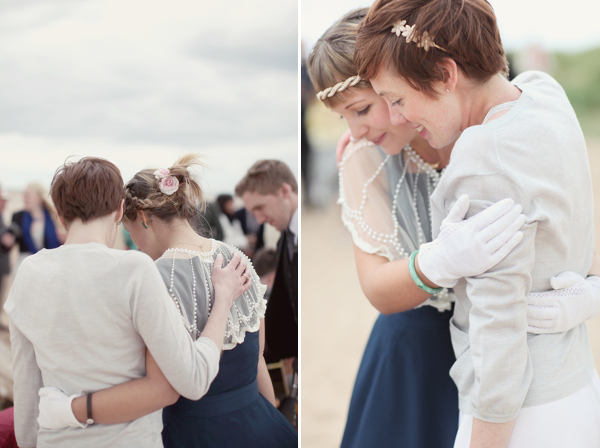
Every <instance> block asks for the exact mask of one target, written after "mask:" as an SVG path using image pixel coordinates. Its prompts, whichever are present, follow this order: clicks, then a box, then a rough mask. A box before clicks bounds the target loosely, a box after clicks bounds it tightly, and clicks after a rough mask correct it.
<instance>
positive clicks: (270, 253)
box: [252, 249, 277, 300]
mask: <svg viewBox="0 0 600 448" xmlns="http://www.w3.org/2000/svg"><path fill="white" fill-rule="evenodd" d="M252 265H253V266H254V270H255V271H256V273H257V274H258V276H259V277H260V282H261V283H262V284H263V285H267V292H266V293H265V298H266V299H267V300H269V296H270V295H271V290H272V289H273V282H274V281H275V270H276V269H277V252H275V251H274V250H273V249H260V250H258V251H257V252H256V253H255V254H254V258H253V260H252Z"/></svg>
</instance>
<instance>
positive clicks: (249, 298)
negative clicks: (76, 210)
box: [75, 155, 298, 448]
mask: <svg viewBox="0 0 600 448" xmlns="http://www.w3.org/2000/svg"><path fill="white" fill-rule="evenodd" d="M197 165H199V160H198V158H197V157H196V156H194V155H187V156H184V157H182V158H181V159H179V160H178V161H177V162H176V163H175V164H174V165H173V166H172V167H170V168H168V169H167V168H163V169H158V170H153V169H152V170H150V169H146V170H143V171H140V172H138V173H137V174H136V175H135V176H134V177H133V178H132V179H131V180H130V181H129V182H128V183H127V184H126V185H125V212H124V216H123V224H124V226H125V228H126V229H127V230H128V231H129V232H130V233H131V237H132V239H133V241H134V242H135V244H136V245H137V247H138V248H139V249H140V250H141V251H143V252H145V253H146V254H148V255H150V257H152V258H153V259H154V260H155V261H156V266H157V268H158V270H159V272H160V274H161V276H162V278H163V281H164V283H165V284H166V286H167V289H168V291H169V293H170V295H171V297H172V300H173V302H174V303H175V305H176V307H177V310H178V312H179V314H180V316H181V319H182V321H183V323H184V324H185V327H186V328H187V331H188V332H189V334H190V335H191V336H192V338H193V339H197V338H198V337H200V336H201V335H202V332H203V329H204V327H205V325H206V322H207V319H208V318H209V316H210V315H211V307H212V306H213V303H214V288H213V285H212V279H211V270H212V269H213V265H214V264H215V262H221V261H222V260H224V261H225V262H228V261H229V260H231V259H232V258H233V257H234V256H241V257H242V259H243V260H245V263H247V264H248V265H249V266H250V265H251V264H250V261H249V260H248V259H247V257H245V255H243V254H241V252H240V251H239V250H237V249H235V248H233V247H232V246H229V245H227V244H225V243H222V242H219V241H216V240H212V239H207V238H204V237H202V236H200V235H199V234H197V233H196V230H195V229H196V227H197V226H196V219H197V216H198V213H199V206H201V204H202V200H203V196H202V189H201V188H200V186H199V184H198V182H197V181H196V180H195V179H194V177H193V176H192V174H191V173H190V168H192V167H195V166H197ZM245 275H246V276H247V278H248V279H249V280H250V281H251V283H252V284H251V286H250V288H249V289H248V290H247V291H245V292H244V293H243V294H242V295H241V296H240V297H239V298H238V299H237V300H235V301H234V303H233V305H232V306H231V309H230V312H229V315H228V317H227V321H226V331H225V338H224V341H223V350H224V351H223V353H222V356H221V361H220V367H219V373H218V375H217V377H216V379H215V380H214V381H213V383H212V385H211V387H210V389H209V391H208V393H207V394H206V395H205V396H204V397H203V398H202V399H200V400H199V401H192V400H188V399H186V398H184V397H181V398H179V399H178V400H177V402H176V403H175V404H173V405H171V406H167V407H166V408H165V409H164V410H163V424H164V428H163V433H162V438H163V443H164V446H165V447H185V448H194V447H215V448H216V447H234V446H244V447H249V448H269V447H272V448H286V447H296V446H297V445H298V440H297V432H296V431H295V430H294V428H293V427H292V425H291V424H290V423H289V422H288V421H287V420H286V419H285V417H284V416H283V414H281V413H280V412H279V411H278V410H277V409H276V408H275V406H274V402H275V396H274V391H273V385H272V384H271V379H270V377H269V373H268V370H267V366H266V363H265V360H264V358H263V354H262V352H263V347H264V332H263V327H264V324H263V321H264V314H265V308H266V301H265V299H264V298H263V295H264V293H265V290H266V287H265V286H264V285H262V284H260V282H259V278H258V276H257V275H256V273H255V272H254V269H252V268H249V269H247V270H246V274H245ZM173 350H178V348H177V347H173ZM183 374H185V373H184V372H183ZM137 383H138V384H136V381H133V382H131V383H130V384H129V387H128V388H124V389H121V390H119V389H118V388H113V389H109V390H107V391H104V392H105V393H106V394H107V396H106V397H105V398H104V399H103V400H102V402H101V403H97V404H94V408H93V411H94V412H102V413H106V414H109V415H110V414H112V415H116V414H118V413H121V414H122V411H123V410H122V409H121V408H122V407H123V406H124V403H126V406H127V407H128V408H129V410H130V414H129V416H127V417H124V418H131V415H134V414H132V413H135V412H137V411H140V412H142V410H139V409H138V410H136V404H135V402H134V399H135V397H136V393H137V391H136V388H137V389H140V388H141V389H144V390H146V392H147V393H149V394H152V388H153V387H154V386H150V385H148V384H143V383H142V380H137ZM77 400H78V399H75V405H77ZM171 403H172V402H171ZM165 404H170V403H165ZM134 417H135V415H134ZM118 421H121V420H119V419H116V418H114V417H113V418H112V419H111V421H107V422H106V423H115V422H118Z"/></svg>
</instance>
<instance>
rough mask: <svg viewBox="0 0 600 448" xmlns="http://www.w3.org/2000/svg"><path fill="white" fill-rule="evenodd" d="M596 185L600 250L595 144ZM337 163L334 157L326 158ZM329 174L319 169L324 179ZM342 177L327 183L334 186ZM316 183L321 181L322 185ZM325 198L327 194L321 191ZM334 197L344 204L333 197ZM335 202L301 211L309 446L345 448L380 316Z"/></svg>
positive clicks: (599, 360) (599, 349)
mask: <svg viewBox="0 0 600 448" xmlns="http://www.w3.org/2000/svg"><path fill="white" fill-rule="evenodd" d="M588 149H589V158H590V166H591V170H592V177H593V182H594V196H595V198H596V201H595V222H596V244H595V247H596V251H598V250H599V249H600V142H598V141H596V142H589V143H588ZM319 157H320V158H321V159H323V162H328V163H332V159H333V156H332V155H331V154H321V155H319ZM325 171H327V170H325V168H323V165H322V164H320V171H319V173H317V174H319V175H321V176H323V174H324V172H325ZM332 178H335V173H333V174H332V173H331V172H328V173H327V174H326V175H325V176H324V177H322V178H321V181H322V183H325V184H326V185H331V182H332ZM315 183H316V181H315ZM315 189H316V190H318V191H319V197H323V194H324V193H323V192H324V191H326V190H327V188H326V187H324V186H323V185H320V186H315ZM321 190H323V191H321ZM331 196H332V197H337V195H336V194H334V193H331ZM332 197H330V198H329V199H328V203H327V204H326V205H324V206H322V207H320V208H312V209H311V208H304V209H303V211H302V252H301V254H302V258H301V262H302V285H301V294H302V308H301V312H302V348H301V365H302V370H301V380H302V383H301V393H302V395H301V402H302V405H301V406H302V407H301V414H302V417H301V431H302V446H303V447H310V448H333V447H338V446H339V444H340V442H341V438H342V433H343V430H344V424H345V420H346V412H347V409H348V404H349V402H350V394H351V392H352V387H353V384H354V378H355V375H356V372H357V370H358V365H359V363H360V359H361V357H362V352H363V350H364V347H365V345H366V342H367V338H368V336H369V333H370V331H371V328H372V326H373V323H374V321H375V318H376V317H377V311H376V310H375V309H374V308H373V307H372V306H371V305H370V304H369V302H368V301H367V299H366V298H365V297H364V295H363V294H362V291H361V290H360V285H359V283H358V278H357V275H356V269H355V266H354V255H353V249H352V242H351V239H350V235H349V233H348V232H347V231H346V230H345V228H344V227H343V225H342V222H341V219H340V210H339V206H338V205H336V204H335V202H334V201H333V200H332ZM587 326H588V329H589V332H590V336H591V341H592V350H593V353H594V356H595V360H596V368H597V369H598V370H600V317H598V318H596V319H593V320H590V321H588V322H587Z"/></svg>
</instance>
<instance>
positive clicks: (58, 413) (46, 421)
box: [37, 387, 87, 429]
mask: <svg viewBox="0 0 600 448" xmlns="http://www.w3.org/2000/svg"><path fill="white" fill-rule="evenodd" d="M39 396H40V404H39V410H40V415H39V416H38V419H37V422H38V425H39V426H40V428H44V429H63V428H68V427H70V426H74V427H77V426H79V427H80V428H85V427H86V426H87V424H84V423H80V422H79V421H78V420H77V419H76V418H75V415H74V414H73V409H72V408H71V402H72V401H73V400H74V399H75V398H77V397H80V396H81V394H80V395H71V396H70V397H69V396H68V395H67V394H65V393H64V392H63V391H61V390H59V389H57V388H56V387H42V388H41V389H40V391H39Z"/></svg>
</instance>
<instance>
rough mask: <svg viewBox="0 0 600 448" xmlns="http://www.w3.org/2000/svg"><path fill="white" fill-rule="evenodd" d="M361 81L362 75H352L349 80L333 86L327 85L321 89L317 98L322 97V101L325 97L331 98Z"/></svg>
mask: <svg viewBox="0 0 600 448" xmlns="http://www.w3.org/2000/svg"><path fill="white" fill-rule="evenodd" d="M360 81H361V79H360V76H358V75H355V76H350V78H348V79H347V80H345V81H342V82H338V83H337V84H336V85H335V86H333V87H327V88H326V89H325V90H321V91H320V92H319V93H317V98H318V99H320V100H321V101H325V98H331V97H332V96H333V95H335V94H336V93H338V92H343V91H344V90H346V89H347V88H348V87H353V86H355V85H356V84H358V83H359V82H360Z"/></svg>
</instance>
